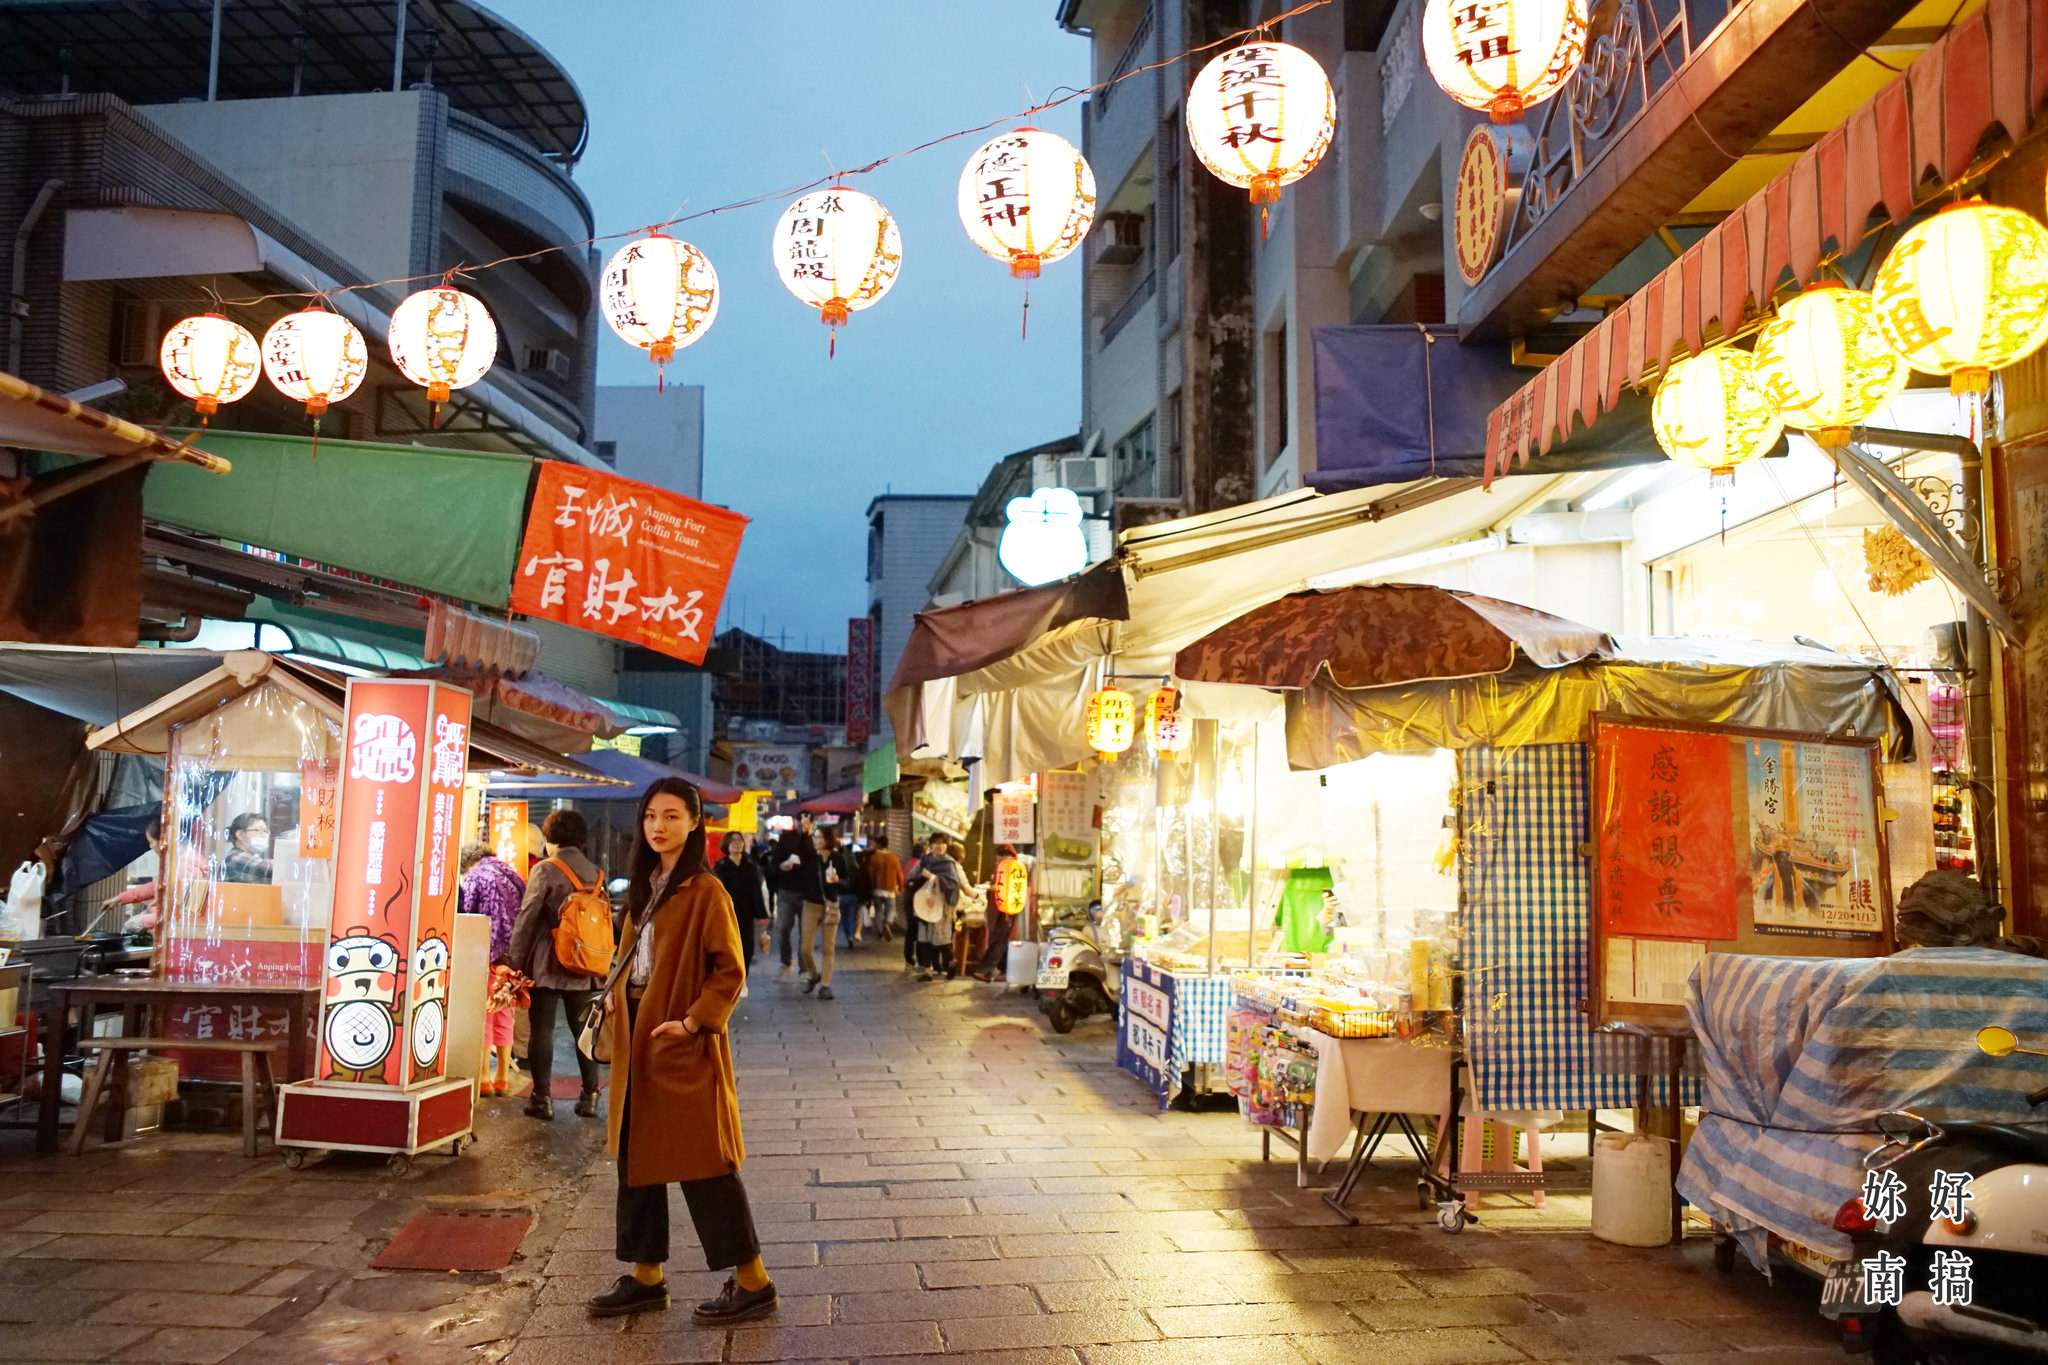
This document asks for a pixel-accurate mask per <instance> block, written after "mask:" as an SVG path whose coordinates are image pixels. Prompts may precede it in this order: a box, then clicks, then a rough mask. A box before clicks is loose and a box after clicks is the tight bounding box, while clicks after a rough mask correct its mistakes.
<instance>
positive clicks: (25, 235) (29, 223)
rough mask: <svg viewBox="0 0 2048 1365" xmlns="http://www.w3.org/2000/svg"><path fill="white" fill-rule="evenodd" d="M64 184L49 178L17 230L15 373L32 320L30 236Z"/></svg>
mask: <svg viewBox="0 0 2048 1365" xmlns="http://www.w3.org/2000/svg"><path fill="white" fill-rule="evenodd" d="M63 188H64V182H63V181H61V180H45V181H44V182H43V187H42V188H41V189H39V190H37V191H36V197H35V202H34V203H32V204H30V205H29V206H28V213H27V215H26V216H25V217H23V218H22V220H21V226H20V227H18V228H16V229H15V230H14V256H13V259H12V261H11V264H12V266H13V271H12V277H11V278H10V279H9V281H8V288H7V373H9V374H12V375H19V374H20V373H21V343H22V331H23V324H25V323H26V322H27V321H28V298H27V290H28V239H29V238H30V237H31V236H33V235H34V233H35V230H36V225H37V224H38V223H40V222H42V220H43V214H44V213H46V212H48V211H49V207H50V201H51V200H53V199H55V198H56V197H57V194H58V192H59V191H60V190H62V189H63Z"/></svg>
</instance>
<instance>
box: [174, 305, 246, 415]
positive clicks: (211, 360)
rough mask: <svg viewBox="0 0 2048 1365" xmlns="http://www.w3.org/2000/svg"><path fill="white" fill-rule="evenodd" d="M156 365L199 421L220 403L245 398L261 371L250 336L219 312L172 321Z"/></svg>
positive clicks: (217, 410) (213, 412)
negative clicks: (194, 411) (193, 410)
mask: <svg viewBox="0 0 2048 1365" xmlns="http://www.w3.org/2000/svg"><path fill="white" fill-rule="evenodd" d="M157 361H158V363H159V364H160V365H161V366H162V367H163V372H164V378H165V379H166V380H168V381H170V385H171V387H172V388H174V389H176V390H177V391H178V392H179V393H180V394H182V395H183V396H184V397H186V398H189V399H191V400H192V406H193V407H195V408H197V409H198V410H199V415H200V417H202V418H206V417H211V416H213V414H215V413H216V412H219V411H220V405H221V404H223V403H234V402H239V401H240V400H241V399H244V398H247V397H248V396H249V391H250V390H251V389H253V388H255V387H256V376H257V375H258V374H260V373H262V371H263V360H262V352H261V350H260V349H259V348H258V347H257V345H256V337H255V335H254V334H253V333H251V332H250V331H249V329H248V328H247V327H244V326H243V325H242V324H241V323H239V322H236V321H234V320H233V319H231V318H227V317H224V316H222V315H221V314H219V313H200V314H198V315H197V316H195V317H189V318H185V319H183V320H182V321H180V322H178V323H177V324H176V325H175V326H173V327H172V328H171V330H170V331H168V332H166V333H164V344H163V348H162V350H161V351H160V352H159V353H158V356H157Z"/></svg>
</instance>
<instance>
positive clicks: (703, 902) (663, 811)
mask: <svg viewBox="0 0 2048 1365" xmlns="http://www.w3.org/2000/svg"><path fill="white" fill-rule="evenodd" d="M618 951H619V952H620V953H621V954H623V955H624V956H625V959H626V963H625V965H623V966H619V967H616V968H615V972H616V977H617V979H616V981H615V982H614V983H613V986H612V993H611V996H610V998H609V999H608V1001H607V1017H606V1019H605V1025H604V1028H605V1038H606V1041H607V1042H608V1043H609V1045H610V1054H611V1063H612V1074H611V1104H610V1105H609V1106H608V1109H609V1112H610V1126H611V1151H612V1152H613V1154H614V1155H616V1156H617V1157H618V1161H619V1203H618V1235H617V1254H618V1258H619V1259H620V1260H622V1261H625V1262H628V1263H629V1264H630V1265H631V1266H632V1271H631V1273H629V1274H625V1275H621V1276H620V1277H619V1279H618V1282H617V1283H616V1284H614V1285H613V1286H612V1287H611V1288H610V1289H607V1290H606V1291H604V1292H603V1293H602V1294H599V1295H597V1296H596V1297H594V1298H593V1299H591V1300H590V1311H591V1312H592V1313H594V1314H596V1315H598V1316H601V1317H611V1316H616V1315H618V1314H622V1313H644V1312H648V1311H652V1310H658V1309H664V1308H667V1307H668V1303H669V1296H668V1284H667V1282H666V1280H665V1279H664V1278H663V1274H662V1264H663V1262H665V1261H666V1260H667V1259H668V1190H667V1186H668V1183H669V1182H670V1181H674V1182H675V1183H676V1184H677V1185H679V1186H681V1187H682V1191H683V1199H684V1202H685V1203H687V1204H688V1205H689V1209H690V1221H691V1222H692V1223H693V1224H695V1225H696V1229H697V1238H698V1241H699V1242H701V1243H702V1244H703V1247H704V1259H705V1260H706V1262H708V1263H709V1265H710V1267H711V1269H713V1270H726V1269H731V1270H732V1271H733V1275H732V1278H730V1279H728V1280H727V1281H726V1282H725V1288H724V1289H723V1290H722V1291H721V1292H720V1293H719V1295H718V1296H717V1297H716V1298H713V1299H709V1300H706V1301H705V1302H703V1303H700V1304H698V1305H697V1310H696V1312H695V1314H694V1317H695V1318H696V1320H697V1321H698V1322H700V1323H705V1324H716V1325H723V1324H726V1323H733V1322H745V1321H747V1320H748V1319H751V1318H758V1317H763V1316H765V1315H767V1314H769V1313H772V1312H774V1311H775V1286H774V1285H773V1284H772V1283H770V1282H769V1279H768V1272H767V1271H766V1270H765V1269H764V1268H763V1267H762V1265H761V1243H760V1238H759V1236H758V1235H757V1234H756V1232H755V1230H754V1216H753V1212H752V1210H751V1209H749V1207H748V1205H747V1191H746V1187H745V1186H744V1185H742V1184H741V1183H740V1164H741V1163H742V1162H743V1161H745V1160H746V1149H745V1148H744V1147H743V1146H742V1145H741V1142H740V1101H739V1092H738V1090H737V1089H736V1088H735V1087H734V1085H733V1075H732V1048H731V1046H730V1045H729V1043H728V1041H727V1038H726V1031H725V1025H726V1021H727V1020H728V1019H729V1018H730V1017H731V1016H732V1011H733V1006H734V1005H736V1004H737V1003H738V1002H739V995H740V988H741V987H742V986H743V985H744V984H745V982H746V965H745V956H744V952H743V950H742V948H741V945H740V937H739V924H738V921H737V920H735V919H734V917H733V912H732V901H731V900H730V899H729V898H728V897H727V896H726V894H725V888H724V887H723V886H722V885H720V884H719V881H718V878H716V877H714V876H713V875H712V874H711V873H710V871H709V870H708V869H707V868H706V866H705V861H704V802H703V798H702V797H700V796H699V795H698V794H697V789H696V788H695V787H693V786H691V785H690V784H689V783H688V782H685V781H683V780H682V779H681V778H662V779H661V780H660V781H657V782H655V783H654V784H653V785H652V786H650V787H649V788H648V789H647V795H646V796H644V797H642V798H641V801H640V839H639V842H638V843H637V845H636V846H635V848H634V850H633V870H632V877H631V887H630V889H629V890H628V891H627V893H626V923H625V926H624V929H623V930H622V932H621V934H620V942H619V948H618Z"/></svg>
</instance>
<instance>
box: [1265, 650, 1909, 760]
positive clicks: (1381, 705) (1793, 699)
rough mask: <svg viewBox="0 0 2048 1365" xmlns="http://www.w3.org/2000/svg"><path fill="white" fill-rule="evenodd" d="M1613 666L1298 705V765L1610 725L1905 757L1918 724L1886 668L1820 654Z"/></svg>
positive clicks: (1310, 695) (1553, 739)
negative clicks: (1791, 737)
mask: <svg viewBox="0 0 2048 1365" xmlns="http://www.w3.org/2000/svg"><path fill="white" fill-rule="evenodd" d="M1614 645H1615V651H1614V657H1612V658H1587V659H1583V660H1581V661H1579V662H1577V663H1573V664H1568V665H1565V666H1563V667H1560V668H1543V667H1540V666H1537V665H1536V664H1534V663H1531V662H1530V661H1528V660H1523V661H1520V662H1518V663H1516V664H1515V666H1514V667H1513V668H1511V669H1509V670H1508V671H1506V672H1505V673H1502V674H1499V675H1496V676H1492V677H1484V678H1460V679H1449V680H1444V681H1438V682H1418V683H1407V684H1401V685H1396V686H1390V687H1371V688H1344V687H1338V686H1336V685H1334V684H1333V683H1331V682H1330V681H1329V680H1328V679H1327V678H1323V679H1318V680H1317V681H1316V682H1315V683H1313V684H1311V685H1310V686H1309V687H1307V688H1306V689H1304V690H1302V691H1299V692H1290V693H1288V694H1287V761H1288V763H1289V764H1290V765H1291V766H1293V767H1295V768H1304V769H1314V768H1328V767H1333V766H1335V765H1336V764H1339V763H1349V762H1352V761H1353V760H1355V759H1361V758H1368V757H1370V756H1372V755H1373V754H1417V753H1428V752H1430V751H1431V750H1435V749H1469V748H1473V747H1475V746H1478V745H1482V744H1490V745H1494V746H1497V747H1502V748H1513V747H1516V746H1519V745H1524V744H1567V743H1575V742H1579V741H1582V740H1584V739H1585V738H1586V737H1587V734H1588V730H1587V722H1588V721H1589V720H1590V719H1591V717H1592V715H1593V713H1594V712H1595V711H1600V712H1603V713H1605V714H1607V715H1609V716H1630V717H1639V718H1644V719H1661V720H1686V721H1703V722H1707V723H1710V724H1715V725H1750V726H1757V727H1760V728H1763V729H1773V730H1821V731H1826V732H1827V733H1829V734H1838V735H1875V736H1878V737H1880V738H1885V739H1888V740H1890V741H1891V743H1892V746H1893V748H1894V749H1895V750H1896V751H1897V752H1899V753H1900V754H1901V755H1903V754H1904V753H1905V752H1907V751H1909V750H1910V747H1911V736H1912V733H1913V729H1912V723H1911V717H1910V716H1909V714H1908V713H1907V711H1906V709H1905V705H1904V703H1903V702H1902V701H1901V700H1900V699H1899V696H1898V694H1897V692H1896V691H1895V689H1894V686H1893V683H1892V678H1891V674H1890V671H1889V670H1888V669H1887V668H1886V667H1885V666H1884V665H1883V664H1882V663H1881V662H1873V661H1870V660H1865V659H1858V658H1854V657H1852V656H1850V655H1846V654H1837V653H1835V652H1834V651H1833V650H1829V649H1822V648H1820V647H1818V646H1814V645H1800V644H1753V643H1748V642H1744V641H1730V640H1692V639H1676V638H1671V637H1666V636H1618V637H1616V639H1615V641H1614Z"/></svg>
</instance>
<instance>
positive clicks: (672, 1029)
mask: <svg viewBox="0 0 2048 1365" xmlns="http://www.w3.org/2000/svg"><path fill="white" fill-rule="evenodd" d="M685 1032H687V1030H686V1029H684V1028H683V1025H682V1022H681V1021H680V1020H677V1019H668V1020H664V1021H663V1022H661V1023H659V1024H656V1025H655V1026H654V1032H653V1034H652V1035H650V1036H652V1037H655V1038H680V1037H682V1036H683V1035H684V1033H685Z"/></svg>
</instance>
